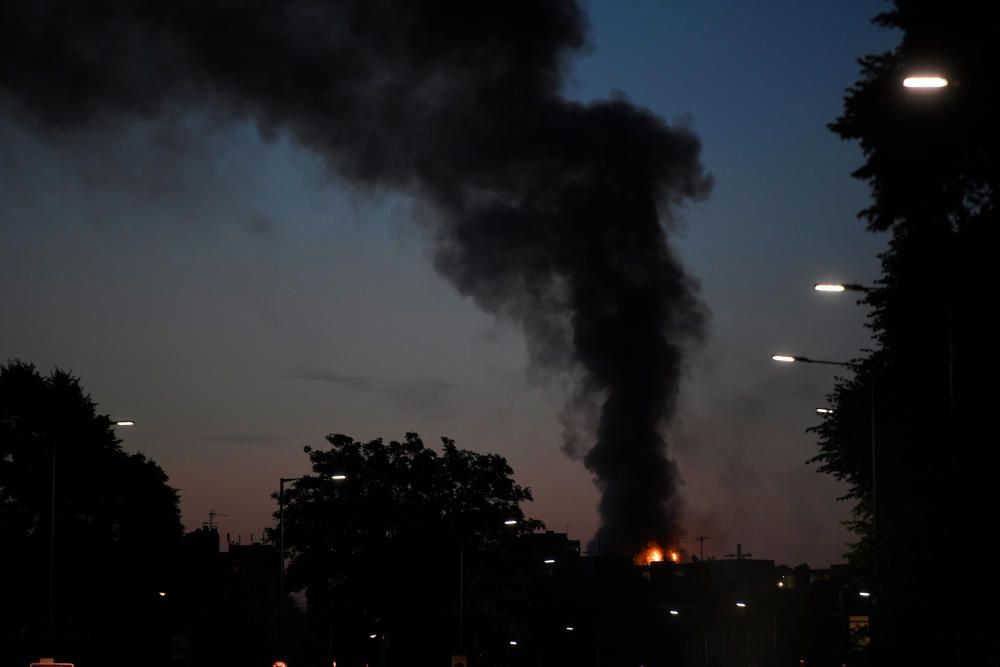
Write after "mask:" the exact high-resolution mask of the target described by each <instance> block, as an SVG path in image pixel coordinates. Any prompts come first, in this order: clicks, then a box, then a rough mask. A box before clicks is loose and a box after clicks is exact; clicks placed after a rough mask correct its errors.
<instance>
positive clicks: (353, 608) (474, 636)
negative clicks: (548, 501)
mask: <svg viewBox="0 0 1000 667" xmlns="http://www.w3.org/2000/svg"><path fill="white" fill-rule="evenodd" d="M327 440H328V441H329V443H330V448H329V449H328V450H325V451H324V450H311V449H310V448H308V447H307V448H306V452H308V454H309V458H310V461H311V462H312V469H313V474H312V475H310V476H307V477H304V478H302V479H301V480H300V481H298V482H297V483H296V484H295V485H294V486H293V487H292V488H291V489H290V490H287V491H286V494H285V544H286V548H287V550H288V553H289V556H290V559H291V560H290V565H289V568H288V582H289V585H290V588H292V589H297V590H304V591H305V593H306V596H307V599H308V609H309V616H310V620H311V623H313V625H314V628H315V631H316V632H317V634H318V635H320V636H323V637H325V639H326V642H325V643H326V644H327V645H329V646H332V647H333V650H334V653H335V654H336V655H335V656H333V657H338V658H339V659H344V657H345V656H348V655H354V656H359V655H365V656H367V657H368V659H369V660H371V661H372V662H373V663H378V662H380V658H381V656H383V654H384V653H383V652H384V651H388V652H390V653H392V654H395V655H399V656H406V657H407V658H408V659H409V660H410V661H411V662H412V663H413V664H432V663H433V662H438V661H443V660H445V657H446V656H447V653H448V651H449V650H454V649H456V648H458V646H457V645H458V642H459V637H458V632H459V629H458V623H459V618H458V612H459V605H458V602H459V600H458V599H459V587H460V573H461V580H462V585H463V586H464V596H463V597H464V613H463V621H464V629H463V635H464V643H465V648H467V649H471V648H472V647H473V645H478V646H479V647H480V649H481V650H485V649H486V648H488V647H489V646H491V645H493V644H499V642H500V639H501V638H503V639H504V640H505V641H504V646H506V643H507V642H506V640H509V639H510V638H511V637H514V636H518V633H521V632H525V631H526V630H525V629H524V628H523V627H521V626H520V625H519V624H520V623H521V622H522V621H521V618H523V616H522V615H519V614H518V613H516V611H517V610H518V609H519V608H520V607H522V606H523V605H524V604H525V603H526V586H527V580H526V578H525V576H524V575H523V574H522V573H521V572H520V571H519V570H518V568H517V567H516V564H515V559H514V558H512V557H511V555H512V548H513V546H514V543H515V540H516V538H517V536H518V535H521V534H524V533H527V532H531V531H532V530H534V529H535V528H537V527H539V526H540V525H541V524H540V522H538V521H533V520H530V519H526V518H525V517H524V515H523V513H522V511H521V507H520V506H521V503H523V502H526V501H529V500H531V492H530V490H529V489H527V488H523V487H521V486H519V485H517V484H516V483H515V482H514V480H513V479H512V477H511V474H512V472H513V471H512V470H511V468H510V466H508V465H507V462H506V460H505V459H504V458H503V457H501V456H499V455H496V454H478V453H475V452H471V451H467V450H461V449H458V448H457V447H456V446H455V444H454V442H452V441H451V440H448V439H442V442H443V448H442V452H441V453H440V454H438V453H437V452H435V451H433V450H431V449H428V448H427V447H425V446H424V444H423V442H422V441H421V440H420V438H419V437H418V436H417V435H416V434H414V433H409V434H407V436H406V438H405V439H404V440H403V442H396V441H393V442H389V443H385V442H383V441H382V440H381V439H377V440H372V441H370V442H356V441H354V440H353V439H352V438H350V437H348V436H345V435H331V436H329V437H328V438H327ZM334 475H346V479H345V480H343V481H337V480H334V479H333V478H332V476H334ZM275 516H276V518H277V517H278V514H277V513H276V514H275ZM509 520H516V521H517V522H518V523H517V524H515V525H505V523H504V522H505V521H509ZM279 528H280V527H279ZM277 530H278V529H275V531H277ZM272 539H273V540H275V541H276V540H277V536H276V532H274V531H273V532H272ZM460 561H461V562H460ZM460 567H461V568H462V569H461V570H460ZM373 634H374V635H376V637H375V638H374V639H371V638H370V635H373Z"/></svg>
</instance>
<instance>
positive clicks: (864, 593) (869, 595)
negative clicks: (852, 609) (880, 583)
mask: <svg viewBox="0 0 1000 667" xmlns="http://www.w3.org/2000/svg"><path fill="white" fill-rule="evenodd" d="M858 595H860V596H861V597H863V598H870V597H871V596H872V594H871V593H869V592H868V591H860V592H859V593H858Z"/></svg>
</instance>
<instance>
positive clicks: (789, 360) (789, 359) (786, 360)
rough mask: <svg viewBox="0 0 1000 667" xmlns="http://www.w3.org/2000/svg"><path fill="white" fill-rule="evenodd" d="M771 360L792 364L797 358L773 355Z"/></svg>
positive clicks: (788, 355) (786, 355)
mask: <svg viewBox="0 0 1000 667" xmlns="http://www.w3.org/2000/svg"><path fill="white" fill-rule="evenodd" d="M771 359H773V360H775V361H778V362H780V363H783V364H790V363H793V362H794V361H795V357H793V356H792V355H790V354H772V355H771Z"/></svg>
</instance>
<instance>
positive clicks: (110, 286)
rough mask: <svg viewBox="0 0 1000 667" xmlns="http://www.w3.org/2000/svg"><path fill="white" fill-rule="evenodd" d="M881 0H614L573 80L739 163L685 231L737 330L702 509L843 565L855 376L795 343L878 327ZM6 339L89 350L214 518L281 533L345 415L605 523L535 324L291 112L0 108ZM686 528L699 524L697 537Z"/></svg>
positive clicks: (578, 93) (564, 516) (598, 9)
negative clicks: (837, 282)
mask: <svg viewBox="0 0 1000 667" xmlns="http://www.w3.org/2000/svg"><path fill="white" fill-rule="evenodd" d="M884 7H885V5H884V3H882V2H875V1H870V0H857V1H853V2H839V3H832V2H830V3H821V2H811V3H802V2H762V1H761V2H752V1H745V2H697V3H695V2H674V3H666V2H652V1H650V2H639V1H636V2H628V3H623V2H617V3H616V2H591V3H589V4H587V8H588V11H589V14H590V17H591V26H592V31H593V38H592V48H591V49H590V51H589V52H588V54H586V55H585V56H583V57H582V58H580V59H579V60H578V61H576V62H575V64H574V66H573V69H572V75H571V77H570V80H569V82H568V84H567V89H566V95H567V96H569V97H572V98H574V99H579V100H591V99H596V98H601V97H606V96H608V95H610V94H618V92H616V91H620V93H623V94H625V95H627V96H628V97H629V98H630V99H631V100H632V101H633V102H635V103H637V104H640V105H643V106H646V107H648V108H650V109H652V110H653V111H654V112H655V113H657V114H658V115H660V116H662V117H664V118H665V119H667V120H669V121H677V122H686V123H690V124H692V125H693V127H694V128H695V130H696V131H697V133H698V134H699V135H700V136H701V138H702V140H703V144H704V162H705V164H706V166H707V168H708V169H709V171H711V172H712V174H713V175H714V177H715V188H714V191H713V193H712V195H711V197H710V198H709V199H708V200H707V201H705V202H703V203H700V204H697V205H695V206H692V207H690V208H688V209H687V210H686V211H685V215H684V220H683V225H682V232H681V233H680V234H679V235H677V236H676V237H675V242H676V243H677V245H678V247H679V248H680V252H681V254H682V256H683V258H684V261H685V263H686V264H687V266H688V267H689V268H690V270H691V272H692V273H693V274H694V275H696V276H697V277H698V278H699V280H700V281H701V284H702V293H703V296H704V298H705V300H706V302H707V303H708V305H709V307H710V308H711V311H712V324H711V333H710V337H709V340H708V342H707V343H706V344H705V347H704V349H702V350H701V352H700V353H699V355H698V356H697V357H696V358H694V359H693V360H692V364H691V368H690V373H689V377H688V378H687V380H686V383H685V390H684V396H683V399H682V410H681V414H680V418H679V420H678V423H677V424H675V425H674V426H673V427H672V428H671V433H670V434H669V435H670V438H671V440H672V441H673V445H672V451H673V453H674V455H675V456H676V457H677V459H678V462H679V464H680V467H681V473H682V475H683V477H684V479H685V487H684V492H685V498H686V507H687V511H686V514H685V516H686V519H685V524H686V526H687V529H688V532H689V534H690V535H691V536H692V537H693V536H697V535H710V536H712V539H711V540H709V541H708V542H707V543H706V553H708V554H724V553H731V552H732V551H733V550H734V549H735V543H736V542H741V543H742V544H743V545H744V548H745V550H747V551H750V552H752V553H753V554H754V555H755V556H758V557H765V558H774V559H776V560H779V561H782V562H789V563H798V562H803V561H809V562H811V563H813V564H816V565H824V564H827V563H829V562H833V561H836V560H839V558H840V554H841V553H842V552H843V546H842V545H843V543H844V542H845V540H846V539H848V536H847V534H846V533H845V532H844V531H843V529H842V527H841V526H840V525H839V521H840V520H841V519H843V518H845V517H846V515H847V509H848V508H847V507H846V506H845V505H843V504H842V503H837V502H836V497H837V496H839V495H841V494H842V493H843V489H842V488H841V487H840V486H839V485H837V484H836V483H834V482H833V481H832V480H830V479H827V478H825V477H824V476H820V475H818V474H816V473H815V472H814V469H813V468H811V467H809V466H806V465H805V464H804V462H805V460H806V459H808V458H809V457H810V456H812V455H813V453H814V451H815V447H814V444H813V440H812V438H811V436H809V435H807V434H806V433H805V432H804V429H805V428H806V427H807V426H809V425H810V424H812V423H814V421H815V419H814V413H813V409H814V408H815V407H816V406H818V405H821V404H822V403H823V397H824V394H825V393H826V392H827V391H828V390H829V388H830V385H831V379H832V377H833V373H832V372H831V371H828V370H825V369H823V368H818V369H817V368H814V367H804V368H786V367H775V366H774V364H773V363H772V362H770V360H769V356H770V354H772V353H773V352H776V351H789V352H797V353H801V354H808V355H812V356H817V357H826V358H831V359H846V358H850V357H851V356H852V355H853V354H855V353H856V352H857V351H858V350H859V349H860V348H861V347H863V346H865V345H866V344H867V336H866V331H865V329H864V326H863V316H864V313H863V311H861V310H860V309H859V308H858V307H857V306H856V305H854V304H853V302H852V300H851V299H848V298H839V299H838V298H837V297H832V298H831V297H826V298H820V296H819V295H816V294H814V293H813V292H812V290H811V285H812V283H813V282H815V281H816V280H818V279H821V278H840V279H852V280H857V281H861V282H866V281H868V282H870V281H872V280H874V279H875V277H876V276H877V273H878V262H877V253H878V252H879V251H880V250H881V249H882V247H883V245H884V243H885V239H884V238H882V237H879V236H876V235H872V234H868V233H866V232H865V231H864V228H863V224H862V223H861V222H859V221H858V220H857V219H856V213H857V212H858V211H859V210H860V209H861V208H863V207H864V206H865V205H866V202H867V197H868V193H867V190H866V187H865V186H864V185H863V184H861V183H858V182H856V181H854V180H853V179H852V178H851V177H850V172H851V171H852V170H853V169H854V168H856V167H857V166H858V165H859V164H860V161H861V154H860V151H859V150H858V148H857V147H856V146H854V145H852V144H846V143H843V142H841V141H840V140H839V139H837V138H836V137H835V136H834V135H833V134H831V133H830V132H829V131H828V130H827V129H826V127H825V126H826V123H828V122H830V121H831V120H833V119H834V118H835V117H836V115H837V114H838V112H839V109H840V101H841V98H842V95H843V92H844V89H845V88H846V87H848V86H849V85H850V84H851V83H852V82H853V81H854V80H855V79H856V78H857V75H858V67H857V63H856V60H857V58H858V57H859V56H861V55H864V54H866V53H872V52H877V51H881V50H885V49H888V48H891V46H892V45H893V43H894V41H895V35H894V34H892V33H890V32H887V31H884V30H881V29H877V28H875V27H874V26H872V25H871V24H870V22H869V21H870V18H871V17H872V16H873V15H874V14H876V13H877V12H879V11H881V10H883V9H884ZM0 142H2V144H3V145H4V150H3V151H2V152H0V299H2V302H3V303H4V316H3V318H2V319H0V357H5V358H13V357H19V358H22V359H25V360H30V361H33V362H35V363H36V364H37V365H38V366H39V367H41V368H42V369H48V368H51V367H53V366H59V367H62V368H67V369H71V370H72V371H74V372H75V373H77V374H78V375H80V376H81V377H82V379H83V382H84V385H85V387H86V388H87V389H88V390H89V391H90V392H91V393H92V394H93V396H94V398H95V399H96V400H98V401H99V403H100V404H101V407H102V409H103V410H104V411H107V412H109V413H111V414H112V415H114V416H120V417H126V416H127V417H130V418H133V419H135V420H136V422H137V426H136V427H135V428H133V429H131V430H129V431H127V432H123V434H122V435H123V437H124V439H125V446H126V447H127V448H129V449H133V450H134V449H138V450H142V451H144V452H146V453H148V454H150V455H151V456H152V457H154V458H155V459H156V460H157V461H158V462H160V463H161V465H163V466H164V468H165V469H166V470H167V472H168V473H169V474H170V476H171V480H172V483H173V484H174V485H176V486H177V487H179V488H180V489H181V493H182V501H183V510H184V521H185V524H186V525H187V527H188V528H195V527H197V526H199V525H200V524H201V523H202V522H203V521H205V520H207V518H208V512H209V511H210V510H215V511H217V512H223V513H226V514H229V515H230V516H229V517H226V518H223V519H220V525H221V528H222V530H223V531H224V532H231V533H232V534H233V536H234V538H235V536H236V535H239V534H241V535H242V536H243V540H244V541H246V540H248V539H249V537H250V534H251V533H253V534H254V535H255V536H257V535H259V534H260V532H261V529H262V528H263V527H265V526H266V525H268V524H269V522H270V518H269V514H270V512H271V511H272V509H273V506H272V504H271V502H272V501H271V500H270V499H269V497H268V496H269V494H270V493H271V492H272V491H273V490H275V489H276V487H277V482H278V477H281V476H284V477H288V476H294V475H297V474H301V473H304V472H306V471H307V461H306V458H305V456H304V454H303V453H302V451H301V448H302V446H303V445H305V444H312V445H316V444H317V443H320V442H321V441H322V437H323V436H324V435H325V434H327V433H330V432H343V433H348V434H350V435H353V436H355V437H358V438H368V437H375V436H384V437H386V438H398V437H402V435H403V433H404V432H406V431H410V430H414V431H417V432H419V433H420V434H421V435H423V436H424V438H425V440H426V441H428V442H436V440H437V438H438V437H439V436H449V437H452V438H455V439H456V440H457V441H458V444H459V445H460V446H464V447H468V448H471V449H475V450H479V451H497V452H500V453H502V454H504V455H506V456H507V457H508V459H509V460H510V462H511V464H512V465H513V467H514V469H515V472H516V477H517V478H518V480H519V481H521V482H522V483H524V484H527V485H529V486H531V487H532V488H533V490H534V493H535V498H536V502H535V503H534V507H533V508H531V509H530V510H529V511H531V512H532V513H533V514H534V515H536V516H538V517H539V518H541V519H543V520H545V521H546V522H547V523H548V525H549V527H550V528H552V529H556V530H566V529H568V530H569V532H570V533H571V535H572V536H573V537H575V538H579V539H584V540H586V539H588V538H589V537H590V535H591V534H592V533H593V531H594V528H595V526H596V520H597V517H596V510H595V504H596V501H597V493H596V491H595V490H594V488H593V486H592V483H591V481H590V478H589V475H588V474H587V473H586V471H585V470H584V469H583V467H582V465H580V464H579V463H578V462H575V461H571V460H569V459H567V458H565V457H564V456H563V455H562V454H561V453H560V451H559V442H560V435H559V433H560V431H559V424H558V422H557V420H556V415H557V413H558V411H559V408H560V406H561V404H562V400H563V396H564V394H563V391H564V387H563V386H561V385H560V383H559V382H558V381H551V382H550V383H548V384H545V385H538V384H533V383H531V382H529V381H528V379H527V376H526V373H525V370H526V367H527V357H526V354H525V350H524V342H523V339H522V338H521V336H520V334H519V332H518V331H517V330H516V329H514V328H512V327H510V326H509V325H507V324H504V323H502V322H497V321H495V320H494V319H492V318H491V317H489V316H487V315H484V314H482V313H480V312H479V311H477V310H476V308H475V306H474V305H473V304H472V303H471V302H470V301H468V300H465V299H462V298H461V297H460V296H458V295H457V294H456V293H455V292H454V291H453V290H452V288H451V287H449V286H448V285H447V284H446V283H445V282H444V281H443V280H442V279H441V278H440V277H438V276H437V275H436V274H435V273H434V271H433V269H432V268H431V266H430V262H429V261H428V256H429V252H430V251H429V247H428V244H427V241H426V238H425V236H424V234H423V228H422V225H421V222H420V217H421V215H426V213H424V212H422V210H421V209H420V207H419V206H418V205H417V203H416V202H413V201H411V200H409V199H407V198H406V197H404V196H401V195H399V194H397V193H393V192H374V193H373V192H367V191H365V192H362V191H359V190H356V189H354V188H352V187H350V186H347V185H344V184H343V183H339V182H337V181H335V180H333V179H332V178H331V177H330V176H329V174H328V173H327V172H326V171H325V170H324V168H323V165H322V164H321V162H320V160H319V159H318V158H317V157H316V156H314V155H312V154H310V153H308V152H307V151H304V150H302V149H300V148H298V147H297V146H296V145H294V144H293V143H292V142H291V141H289V140H288V139H287V138H286V137H281V136H279V137H278V138H276V139H274V140H273V141H269V142H268V141H263V140H262V139H261V138H260V137H259V136H258V134H257V132H256V130H255V128H253V127H252V126H250V125H249V124H246V123H232V122H229V121H227V120H225V119H220V118H217V117H211V116H207V115H196V114H192V113H189V112H185V113H182V112H179V111H178V112H177V113H175V114H174V115H172V116H171V117H169V118H167V119H165V120H162V121H157V122H155V123H152V122H146V123H137V122H133V123H131V124H129V125H126V126H125V127H124V129H123V128H118V127H116V128H114V129H111V128H104V129H101V128H97V129H94V130H93V131H91V132H90V133H89V134H88V135H86V136H77V137H74V138H73V139H72V140H67V139H65V138H54V137H39V136H37V135H34V134H32V133H30V132H28V131H27V130H25V129H24V128H22V127H20V126H18V125H16V124H15V123H14V122H13V121H11V120H9V119H8V118H7V116H6V115H4V114H3V113H2V108H0ZM682 546H686V547H687V548H690V549H694V548H695V547H696V544H695V543H693V542H692V543H690V544H688V545H682Z"/></svg>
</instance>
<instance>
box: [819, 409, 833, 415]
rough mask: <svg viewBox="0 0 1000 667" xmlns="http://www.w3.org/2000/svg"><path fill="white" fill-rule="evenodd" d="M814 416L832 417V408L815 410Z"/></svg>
mask: <svg viewBox="0 0 1000 667" xmlns="http://www.w3.org/2000/svg"><path fill="white" fill-rule="evenodd" d="M816 414H818V415H832V414H833V408H816Z"/></svg>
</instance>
